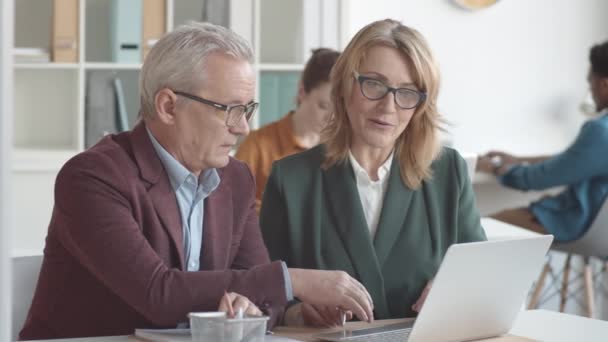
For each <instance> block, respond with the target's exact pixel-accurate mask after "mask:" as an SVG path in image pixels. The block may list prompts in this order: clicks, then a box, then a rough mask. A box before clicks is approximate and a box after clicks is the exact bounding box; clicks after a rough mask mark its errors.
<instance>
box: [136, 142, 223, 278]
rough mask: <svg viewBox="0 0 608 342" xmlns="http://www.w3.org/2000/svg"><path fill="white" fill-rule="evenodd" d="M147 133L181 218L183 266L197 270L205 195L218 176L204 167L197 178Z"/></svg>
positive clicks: (215, 183)
mask: <svg viewBox="0 0 608 342" xmlns="http://www.w3.org/2000/svg"><path fill="white" fill-rule="evenodd" d="M148 135H149V136H150V140H151V141H152V145H153V146H154V150H155V151H156V154H157V155H158V157H159V158H160V160H161V162H162V163H163V166H164V167H165V170H166V171H167V174H168V175H169V181H170V182H171V187H172V188H173V191H175V197H177V204H178V206H179V211H180V215H181V218H182V227H183V234H184V235H183V237H184V239H183V240H184V251H185V256H186V260H185V263H186V269H187V270H188V271H189V272H193V271H198V270H200V266H201V265H200V256H201V247H202V245H203V218H204V213H205V198H207V197H209V195H210V194H211V193H212V192H213V191H214V190H215V189H216V188H217V187H218V185H219V184H220V177H219V175H218V174H217V170H216V169H208V170H205V171H203V172H202V173H201V174H200V176H199V177H198V178H197V177H196V176H195V175H194V174H193V173H192V172H190V171H188V169H186V168H185V167H184V166H183V165H182V164H181V163H180V162H178V161H177V160H176V159H175V158H173V156H172V155H171V154H169V152H167V150H165V149H164V148H163V147H162V146H161V144H159V143H158V141H157V140H156V138H154V136H153V135H152V134H151V133H150V131H149V130H148Z"/></svg>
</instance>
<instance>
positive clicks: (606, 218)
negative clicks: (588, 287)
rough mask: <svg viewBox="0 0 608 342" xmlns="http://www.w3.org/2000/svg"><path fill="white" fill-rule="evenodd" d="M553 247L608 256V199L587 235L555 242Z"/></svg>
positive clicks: (594, 255)
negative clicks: (569, 240) (568, 240)
mask: <svg viewBox="0 0 608 342" xmlns="http://www.w3.org/2000/svg"><path fill="white" fill-rule="evenodd" d="M551 248H552V249H556V250H559V251H562V252H566V253H573V254H578V255H582V256H588V257H597V258H603V259H605V258H608V199H607V200H604V204H602V207H601V208H600V211H599V212H598V213H597V215H596V216H595V219H594V220H593V223H591V227H589V229H588V230H587V232H586V233H585V235H583V236H582V237H581V238H580V239H578V240H575V241H572V242H567V243H554V244H553V246H552V247H551Z"/></svg>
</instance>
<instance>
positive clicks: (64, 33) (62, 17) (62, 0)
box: [52, 0, 79, 63]
mask: <svg viewBox="0 0 608 342" xmlns="http://www.w3.org/2000/svg"><path fill="white" fill-rule="evenodd" d="M78 5H79V1H78V0H54V1H53V33H52V37H53V38H52V39H53V41H52V47H53V62H58V63H76V62H78V20H79V18H78Z"/></svg>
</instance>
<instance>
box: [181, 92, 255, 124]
mask: <svg viewBox="0 0 608 342" xmlns="http://www.w3.org/2000/svg"><path fill="white" fill-rule="evenodd" d="M174 93H175V94H176V95H179V96H183V97H186V98H188V99H190V100H194V101H196V102H199V103H202V104H206V105H208V106H211V107H213V108H215V109H219V110H223V111H224V112H226V126H228V127H234V126H236V125H238V123H239V122H240V121H241V118H243V115H244V116H245V119H246V120H247V122H249V120H250V119H251V117H252V116H253V114H255V111H256V109H258V106H259V105H260V104H259V103H257V102H254V101H251V102H249V103H248V104H247V105H232V106H228V105H224V104H221V103H217V102H214V101H210V100H207V99H204V98H202V97H198V96H196V95H192V94H188V93H184V92H183V91H174Z"/></svg>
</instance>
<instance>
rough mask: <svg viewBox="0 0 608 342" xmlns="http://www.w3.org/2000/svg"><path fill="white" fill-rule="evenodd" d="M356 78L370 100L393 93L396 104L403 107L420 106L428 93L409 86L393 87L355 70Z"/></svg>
mask: <svg viewBox="0 0 608 342" xmlns="http://www.w3.org/2000/svg"><path fill="white" fill-rule="evenodd" d="M353 76H354V77H355V80H357V82H359V85H360V88H361V94H363V96H365V98H367V99H368V100H372V101H377V100H380V99H382V98H384V97H385V96H386V94H388V93H393V95H394V96H395V104H396V105H397V106H399V107H400V108H402V109H412V108H416V107H418V106H419V105H420V104H421V103H422V102H423V101H424V100H426V93H424V92H421V91H417V90H414V89H409V88H391V87H389V86H387V85H386V84H384V83H382V82H380V81H379V80H377V79H374V78H372V77H367V76H361V75H359V73H358V72H356V71H355V72H353Z"/></svg>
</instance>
